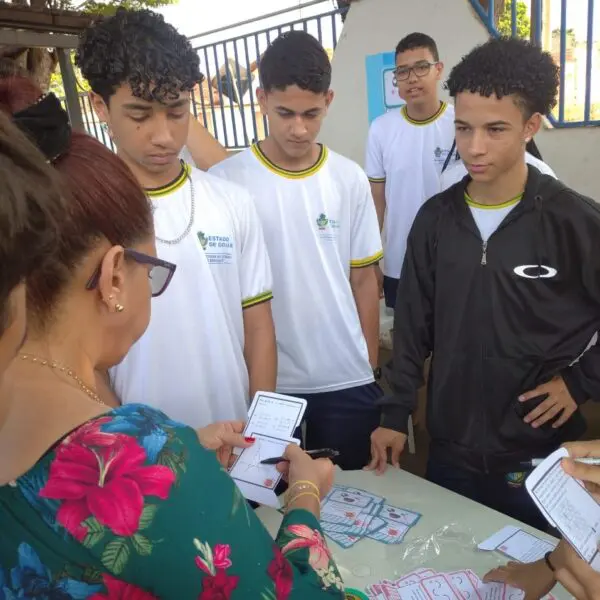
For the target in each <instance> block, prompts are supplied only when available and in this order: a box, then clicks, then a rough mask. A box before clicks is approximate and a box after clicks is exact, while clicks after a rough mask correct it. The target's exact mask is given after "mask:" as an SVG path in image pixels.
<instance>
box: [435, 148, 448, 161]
mask: <svg viewBox="0 0 600 600" xmlns="http://www.w3.org/2000/svg"><path fill="white" fill-rule="evenodd" d="M450 150H451V149H450V148H448V149H444V148H440V147H439V146H438V147H437V148H436V149H435V150H434V151H433V157H434V160H435V162H436V163H441V164H444V162H445V160H446V157H447V156H448V154H449V153H450Z"/></svg>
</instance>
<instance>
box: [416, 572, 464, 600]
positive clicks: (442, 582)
mask: <svg viewBox="0 0 600 600" xmlns="http://www.w3.org/2000/svg"><path fill="white" fill-rule="evenodd" d="M421 585H422V586H423V589H424V590H425V591H426V592H427V594H428V596H429V597H430V598H431V600H460V596H458V595H457V594H456V592H455V591H454V588H452V586H451V585H450V583H449V582H448V580H447V579H446V578H445V577H444V576H443V575H434V576H433V577H425V579H422V580H421Z"/></svg>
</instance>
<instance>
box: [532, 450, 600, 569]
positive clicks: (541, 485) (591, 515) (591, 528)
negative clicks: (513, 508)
mask: <svg viewBox="0 0 600 600" xmlns="http://www.w3.org/2000/svg"><path fill="white" fill-rule="evenodd" d="M567 456H568V453H567V451H566V450H565V449H564V448H560V449H559V450H557V451H556V452H554V453H552V454H551V455H550V456H549V457H548V458H547V459H546V460H544V462H543V463H542V464H541V465H539V466H538V467H537V468H536V469H535V470H534V471H533V473H532V474H531V475H530V476H529V477H528V478H527V481H526V482H525V485H526V487H527V491H528V492H529V495H530V496H531V497H532V498H533V500H534V502H535V503H536V504H537V505H538V507H539V509H540V510H541V511H542V512H543V513H544V515H545V517H546V519H547V520H548V521H549V523H550V524H551V525H554V526H555V527H556V528H557V529H558V530H559V531H560V533H561V534H562V536H563V537H564V538H565V539H566V540H567V541H568V542H569V543H570V544H571V546H573V548H575V550H577V552H578V554H579V555H580V556H581V558H583V560H585V561H586V562H587V563H589V564H590V565H591V566H592V567H593V568H594V569H595V570H596V571H600V553H599V552H598V533H599V532H600V504H598V502H596V500H595V499H594V497H593V496H592V495H591V494H590V493H589V492H588V491H587V490H586V489H585V487H584V486H583V484H582V483H581V482H580V481H578V480H577V479H574V478H573V477H571V476H570V475H567V473H565V471H564V470H563V468H562V464H561V461H562V459H563V458H566V457H567Z"/></svg>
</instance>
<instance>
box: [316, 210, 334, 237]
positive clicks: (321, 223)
mask: <svg viewBox="0 0 600 600" xmlns="http://www.w3.org/2000/svg"><path fill="white" fill-rule="evenodd" d="M317 227H318V228H319V237H321V239H324V240H335V239H336V238H337V234H338V230H339V228H340V224H339V222H338V221H336V220H335V219H329V218H328V217H327V215H326V214H325V213H321V214H320V215H319V216H318V217H317Z"/></svg>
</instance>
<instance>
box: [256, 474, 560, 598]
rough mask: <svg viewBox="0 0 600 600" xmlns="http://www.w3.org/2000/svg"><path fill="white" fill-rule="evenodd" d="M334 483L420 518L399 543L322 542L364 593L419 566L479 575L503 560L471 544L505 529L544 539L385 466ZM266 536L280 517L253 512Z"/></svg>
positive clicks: (342, 476)
mask: <svg viewBox="0 0 600 600" xmlns="http://www.w3.org/2000/svg"><path fill="white" fill-rule="evenodd" d="M336 483H338V484H341V485H348V486H353V487H357V488H360V489H363V490H367V491H369V492H372V493H373V494H377V495H380V496H384V497H385V498H386V499H387V502H388V503H389V504H392V505H394V506H398V507H401V508H407V509H410V510H413V511H415V512H418V513H420V514H421V515H422V517H421V519H420V520H419V522H418V523H417V524H416V525H415V526H414V527H413V528H412V529H411V530H410V531H409V532H408V534H407V535H406V538H405V540H404V542H403V543H402V544H399V545H397V546H388V545H385V544H382V543H380V542H376V541H374V540H370V539H367V538H365V539H362V540H360V541H359V542H358V543H357V544H356V545H354V546H353V547H351V548H349V549H348V550H344V549H342V548H340V546H338V545H337V544H336V543H335V542H333V541H331V540H328V544H329V547H330V549H331V551H332V552H333V555H334V557H335V560H336V563H337V565H338V567H339V569H340V573H341V575H342V578H343V579H344V583H345V585H346V587H353V588H358V589H361V590H364V588H365V587H366V586H367V585H369V584H371V583H376V582H378V581H379V580H380V579H396V578H399V577H401V576H402V575H405V574H406V573H409V572H410V571H413V570H414V569H416V568H419V567H428V568H431V569H434V570H436V571H456V570H461V569H472V570H473V571H475V572H476V573H477V574H478V575H479V576H480V577H483V575H485V573H487V572H488V571H489V570H490V569H492V568H493V567H495V566H497V565H501V564H504V563H506V562H507V559H506V557H504V556H502V555H501V554H499V553H497V552H483V551H481V550H478V549H477V544H478V543H480V542H482V541H483V540H485V539H487V538H488V537H489V536H490V535H492V534H493V533H496V532H497V531H499V530H500V529H502V528H503V527H505V526H506V525H517V526H519V527H522V528H523V529H525V530H526V531H530V532H531V533H535V534H536V535H538V536H541V537H545V538H548V539H552V538H551V537H550V536H548V535H546V534H543V533H541V532H539V531H537V530H534V529H532V528H531V527H528V526H527V525H523V524H522V523H519V522H517V521H514V520H513V519H511V518H509V517H507V516H505V515H502V514H500V513H498V512H496V511H493V510H490V509H489V508H486V507H484V506H482V505H480V504H477V503H475V502H472V501H471V500H467V499H466V498H463V497H462V496H459V495H457V494H454V493H452V492H449V491H447V490H445V489H443V488H440V487H438V486H436V485H433V484H431V483H429V482H428V481H425V480H424V479H421V478H419V477H416V476H414V475H411V474H410V473H407V472H406V471H398V470H396V469H392V468H388V470H387V472H386V474H385V475H383V476H380V477H378V476H376V475H374V474H373V473H368V472H364V471H338V472H337V474H336ZM257 514H258V516H259V517H260V518H261V519H262V521H263V523H264V524H265V525H266V527H267V529H268V530H269V531H270V532H271V534H272V535H275V534H276V533H277V530H278V528H279V524H280V522H281V514H280V513H278V512H277V511H275V510H273V509H269V508H264V507H263V508H260V509H258V511H257ZM552 593H553V594H554V595H555V596H556V597H557V598H559V599H561V600H566V599H568V598H571V596H570V595H569V594H568V593H567V592H566V591H565V590H564V589H563V588H562V587H560V586H556V588H555V589H554V590H553V592H552Z"/></svg>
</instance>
